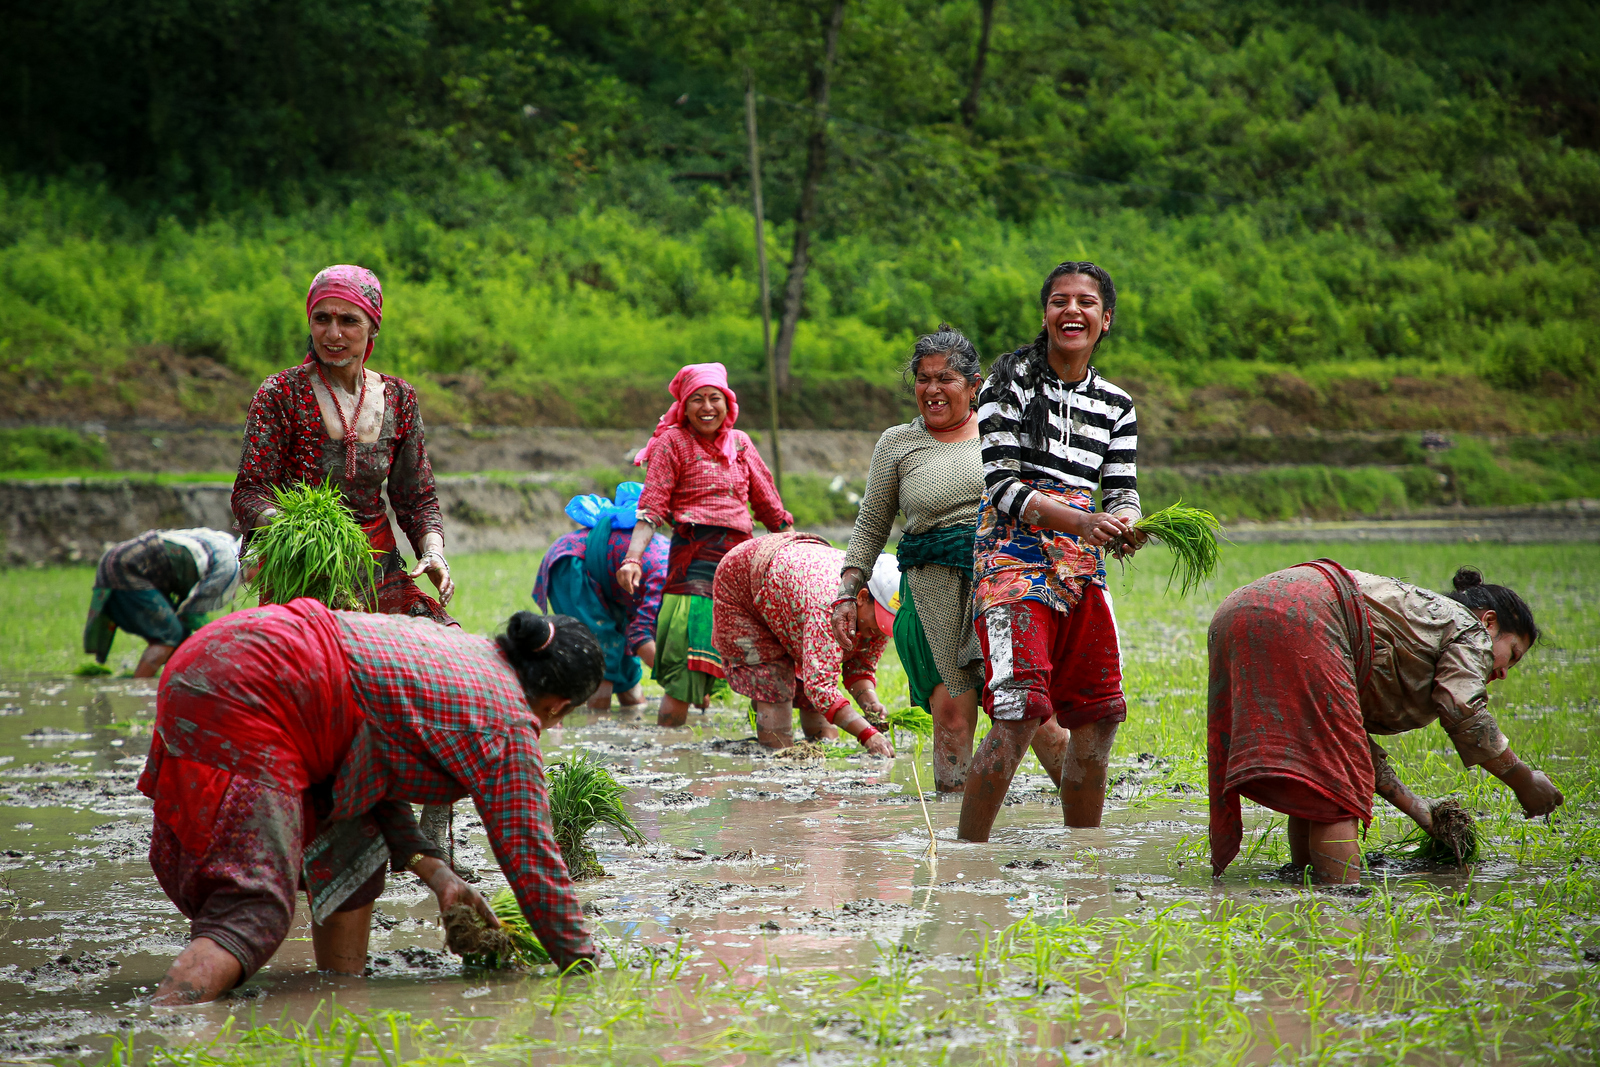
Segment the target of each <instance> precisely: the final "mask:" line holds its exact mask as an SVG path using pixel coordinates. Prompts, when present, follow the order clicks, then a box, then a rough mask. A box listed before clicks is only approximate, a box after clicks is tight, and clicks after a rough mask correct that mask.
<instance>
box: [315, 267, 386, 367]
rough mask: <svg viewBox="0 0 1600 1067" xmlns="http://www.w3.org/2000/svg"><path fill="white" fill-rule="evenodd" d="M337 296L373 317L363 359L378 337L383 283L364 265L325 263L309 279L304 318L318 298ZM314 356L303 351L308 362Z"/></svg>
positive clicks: (370, 352) (381, 316) (369, 354)
mask: <svg viewBox="0 0 1600 1067" xmlns="http://www.w3.org/2000/svg"><path fill="white" fill-rule="evenodd" d="M330 296H336V297H338V298H339V299H340V300H348V301H350V303H352V304H354V305H356V307H358V308H360V309H361V310H362V311H365V312H366V313H367V318H369V319H371V320H372V336H371V337H368V338H367V351H366V354H365V355H363V356H362V357H361V361H362V362H363V363H365V362H366V361H367V359H368V358H369V357H370V356H371V355H372V344H373V342H374V341H376V340H377V337H378V327H379V326H381V325H383V286H382V285H381V284H379V282H378V276H377V275H376V274H374V273H372V272H371V271H370V270H368V269H367V268H365V267H357V266H354V265H353V264H350V263H340V264H339V265H337V266H334V267H324V268H323V269H322V270H321V271H319V272H318V273H317V276H316V277H315V278H312V279H311V289H310V290H309V291H308V292H307V293H306V318H308V319H309V318H310V317H311V309H312V308H314V307H316V306H317V302H318V301H320V300H326V299H327V298H328V297H330ZM314 358H315V357H314V356H313V354H312V353H310V352H307V353H306V362H307V363H310V362H311V361H312V359H314Z"/></svg>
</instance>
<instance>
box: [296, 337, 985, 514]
mask: <svg viewBox="0 0 1600 1067" xmlns="http://www.w3.org/2000/svg"><path fill="white" fill-rule="evenodd" d="M317 377H318V378H321V379H322V387H323V388H324V389H326V390H327V391H328V399H329V400H332V401H333V410H334V411H337V412H338V413H339V429H341V430H343V431H344V477H345V480H346V481H348V482H351V483H352V484H353V483H354V482H355V479H356V427H355V424H356V423H357V422H359V421H360V420H361V405H363V404H365V403H366V402H367V368H366V367H365V366H363V367H362V368H361V390H360V392H358V393H356V410H355V414H354V416H352V417H351V418H350V419H346V418H345V417H344V405H343V404H341V403H339V396H338V394H337V393H335V392H334V391H333V383H332V382H330V381H328V375H327V374H326V373H325V372H324V371H323V369H322V360H320V359H319V360H317ZM963 425H965V423H963Z"/></svg>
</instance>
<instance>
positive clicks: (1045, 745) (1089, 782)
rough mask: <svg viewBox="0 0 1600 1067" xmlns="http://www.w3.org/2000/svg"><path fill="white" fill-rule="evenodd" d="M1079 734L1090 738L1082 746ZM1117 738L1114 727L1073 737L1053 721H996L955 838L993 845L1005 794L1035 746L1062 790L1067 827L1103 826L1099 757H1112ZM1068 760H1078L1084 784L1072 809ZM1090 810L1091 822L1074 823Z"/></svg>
mask: <svg viewBox="0 0 1600 1067" xmlns="http://www.w3.org/2000/svg"><path fill="white" fill-rule="evenodd" d="M1106 726H1109V737H1108V738H1106V739H1104V741H1103V744H1102V738H1101V737H1100V734H1099V731H1103V730H1104V728H1105V727H1106ZM1079 733H1083V734H1085V735H1086V736H1085V739H1084V741H1083V742H1082V744H1081V745H1080V744H1078V737H1077V734H1079ZM1116 733H1117V728H1116V724H1115V723H1111V724H1102V723H1095V724H1092V725H1091V726H1088V727H1084V728H1082V729H1081V730H1075V731H1073V732H1072V733H1071V734H1070V735H1069V734H1068V732H1067V731H1066V730H1063V729H1062V728H1061V727H1060V726H1057V725H1056V722H1055V720H1054V719H1047V720H1039V719H1026V720H1023V721H1021V722H996V723H995V724H994V727H993V728H992V729H991V730H990V731H989V734H988V736H987V737H985V738H984V739H983V744H981V745H979V746H978V752H977V754H976V755H975V756H973V757H972V769H971V771H970V773H969V774H968V775H967V788H966V795H965V796H964V797H963V798H962V801H961V823H960V828H959V829H958V830H957V832H956V836H957V837H959V838H960V839H961V840H962V841H987V840H989V833H990V831H992V830H993V829H994V820H995V818H996V817H997V816H998V815H999V814H1000V808H1001V806H1002V805H1003V804H1004V803H1005V800H1006V793H1007V792H1008V791H1009V790H1010V789H1011V779H1012V778H1014V777H1016V774H1017V768H1018V767H1019V766H1021V765H1022V757H1023V756H1024V755H1026V754H1027V751H1028V748H1029V747H1030V746H1032V747H1033V750H1034V754H1035V755H1037V756H1038V757H1039V762H1040V764H1041V765H1043V767H1044V769H1045V771H1046V772H1048V773H1049V774H1050V778H1051V780H1052V781H1054V782H1055V783H1056V784H1057V785H1059V786H1061V789H1062V801H1063V815H1064V818H1065V819H1066V820H1067V825H1068V826H1099V825H1100V810H1101V808H1102V807H1103V806H1104V804H1105V781H1106V773H1105V759H1104V757H1103V756H1102V757H1101V758H1100V762H1099V764H1098V767H1099V769H1098V778H1097V777H1096V770H1095V767H1096V764H1095V758H1096V755H1097V753H1101V752H1102V751H1103V752H1104V753H1105V754H1109V753H1110V750H1111V743H1110V739H1109V738H1114V737H1115V736H1116ZM1068 761H1073V763H1072V766H1073V767H1074V770H1075V773H1077V774H1079V776H1080V777H1079V783H1078V784H1077V785H1076V786H1075V787H1074V790H1075V791H1074V793H1073V806H1072V807H1067V786H1066V785H1065V784H1064V783H1063V778H1062V770H1063V766H1064V765H1066V764H1067V763H1068ZM1096 780H1098V782H1099V788H1100V792H1099V794H1098V799H1097V800H1094V801H1093V803H1092V804H1091V803H1090V800H1091V798H1090V794H1091V792H1092V788H1093V783H1094V782H1095V781H1096ZM1080 794H1081V796H1082V798H1083V799H1081V800H1080V799H1079V795H1080ZM1091 808H1092V821H1083V822H1074V821H1073V820H1074V819H1075V818H1077V819H1089V818H1091V813H1090V809H1091Z"/></svg>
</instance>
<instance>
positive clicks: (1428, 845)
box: [1395, 797, 1482, 867]
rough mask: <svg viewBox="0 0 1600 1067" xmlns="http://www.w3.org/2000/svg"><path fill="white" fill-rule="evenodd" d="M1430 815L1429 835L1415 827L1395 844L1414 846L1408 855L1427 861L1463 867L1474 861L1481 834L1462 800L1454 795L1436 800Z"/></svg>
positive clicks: (1476, 857)
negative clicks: (1431, 818) (1431, 819)
mask: <svg viewBox="0 0 1600 1067" xmlns="http://www.w3.org/2000/svg"><path fill="white" fill-rule="evenodd" d="M1430 814H1431V815H1432V816H1433V822H1434V832H1433V833H1432V834H1429V833H1427V832H1426V831H1424V830H1423V829H1422V827H1420V826H1418V827H1415V828H1414V829H1413V830H1412V831H1411V833H1409V834H1407V835H1406V836H1405V837H1402V838H1401V839H1400V840H1399V841H1397V842H1395V844H1396V845H1414V846H1416V847H1415V848H1413V849H1412V850H1411V852H1410V853H1409V855H1410V857H1411V858H1412V859H1419V860H1426V861H1427V862H1429V863H1452V864H1455V865H1456V866H1458V867H1464V866H1466V865H1467V864H1469V863H1475V862H1477V860H1478V853H1479V840H1480V838H1481V836H1482V835H1481V834H1480V833H1479V832H1478V824H1477V822H1476V821H1475V820H1474V819H1473V818H1472V815H1471V813H1469V812H1468V811H1467V809H1466V808H1464V807H1462V806H1461V802H1460V801H1458V800H1456V799H1455V798H1453V797H1446V798H1445V799H1444V800H1438V801H1435V802H1434V804H1433V807H1432V809H1431V810H1430Z"/></svg>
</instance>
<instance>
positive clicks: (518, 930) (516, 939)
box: [461, 889, 550, 968]
mask: <svg viewBox="0 0 1600 1067" xmlns="http://www.w3.org/2000/svg"><path fill="white" fill-rule="evenodd" d="M489 910H490V911H492V912H494V915H495V918H497V919H499V920H500V926H501V928H502V929H503V930H504V931H505V934H506V937H507V938H508V939H509V940H510V942H511V952H510V953H508V954H497V955H493V956H490V955H472V956H463V957H461V959H462V962H464V963H466V964H468V965H470V966H473V967H489V968H501V967H511V966H515V965H518V964H520V965H522V966H525V967H534V966H537V965H539V964H542V963H549V962H550V953H548V952H546V951H545V950H544V946H543V945H542V944H540V943H539V939H538V938H537V937H535V936H534V934H533V927H531V926H529V925H528V920H527V919H526V918H525V917H524V916H523V914H522V906H521V905H520V904H518V903H517V898H516V897H515V896H514V895H513V894H512V892H511V890H509V889H502V890H500V892H498V893H496V894H495V895H494V896H493V897H492V898H491V899H490V901H489Z"/></svg>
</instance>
